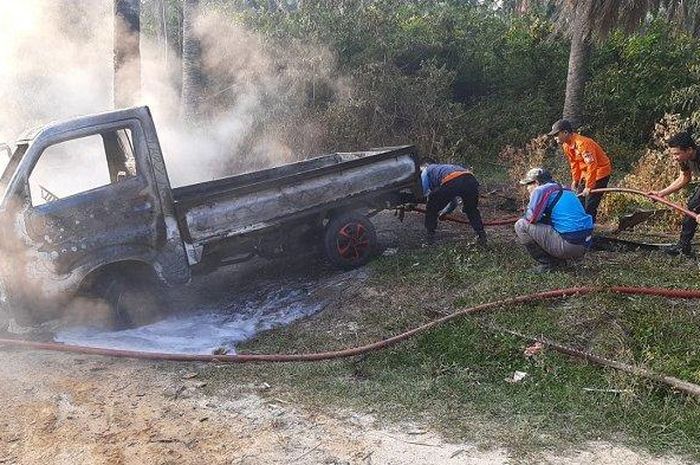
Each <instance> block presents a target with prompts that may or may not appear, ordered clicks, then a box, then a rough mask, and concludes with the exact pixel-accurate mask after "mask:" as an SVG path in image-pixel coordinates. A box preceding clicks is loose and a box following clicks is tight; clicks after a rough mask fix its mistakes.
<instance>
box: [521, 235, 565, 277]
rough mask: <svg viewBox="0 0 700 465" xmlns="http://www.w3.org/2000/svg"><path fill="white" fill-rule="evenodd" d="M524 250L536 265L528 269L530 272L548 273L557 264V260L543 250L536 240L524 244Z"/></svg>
mask: <svg viewBox="0 0 700 465" xmlns="http://www.w3.org/2000/svg"><path fill="white" fill-rule="evenodd" d="M525 250H527V253H529V254H530V256H531V257H532V258H533V259H534V260H535V261H536V262H537V265H536V266H535V267H534V268H532V269H531V270H530V271H531V272H532V273H535V274H542V273H549V272H550V271H552V270H553V269H554V267H555V265H556V264H557V260H556V259H555V258H554V257H552V256H551V255H549V254H548V253H547V252H545V250H544V249H543V248H542V247H540V246H539V245H538V244H537V243H536V242H530V243H528V244H525Z"/></svg>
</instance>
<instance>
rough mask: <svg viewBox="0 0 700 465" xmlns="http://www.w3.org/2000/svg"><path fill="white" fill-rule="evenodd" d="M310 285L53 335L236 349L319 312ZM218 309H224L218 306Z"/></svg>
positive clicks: (131, 345) (147, 345) (123, 344)
mask: <svg viewBox="0 0 700 465" xmlns="http://www.w3.org/2000/svg"><path fill="white" fill-rule="evenodd" d="M312 294H313V291H310V290H309V288H308V287H306V286H298V285H297V286H295V288H294V289H289V288H282V289H281V290H278V291H275V292H269V293H266V295H264V296H260V295H259V294H258V295H256V296H233V297H231V299H232V300H231V301H229V302H226V304H225V305H224V306H225V308H223V309H221V306H220V305H214V306H213V307H214V308H211V307H212V306H209V307H210V308H202V309H200V310H199V311H195V312H191V313H189V314H187V315H178V316H171V317H168V318H166V319H165V320H162V321H159V322H157V323H154V324H150V325H147V326H142V327H139V328H134V329H127V330H123V331H105V330H100V329H97V328H91V327H73V328H64V329H61V330H59V331H58V332H57V333H56V334H55V336H54V340H55V341H56V342H62V343H65V344H74V345H81V346H89V347H99V348H108V349H125V350H139V351H146V352H166V353H180V354H210V353H212V351H213V350H215V349H218V348H221V347H223V348H226V349H227V351H228V353H235V346H236V344H239V343H241V342H243V341H246V340H248V339H250V338H252V337H254V336H255V335H256V334H258V333H259V332H261V331H266V330H269V329H273V328H276V327H279V326H284V325H288V324H290V323H292V322H293V321H295V320H298V319H300V318H304V317H307V316H310V315H313V314H315V313H317V312H318V311H319V310H321V309H322V308H323V307H324V303H323V302H319V301H318V300H317V299H314V298H313V296H312ZM216 308H219V310H216Z"/></svg>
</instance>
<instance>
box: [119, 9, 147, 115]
mask: <svg viewBox="0 0 700 465" xmlns="http://www.w3.org/2000/svg"><path fill="white" fill-rule="evenodd" d="M140 16H141V7H140V2H139V0H114V106H115V107H116V108H123V107H127V106H131V105H134V104H136V102H137V101H138V100H139V94H140V92H141V53H140V44H141V41H140V33H141V17H140Z"/></svg>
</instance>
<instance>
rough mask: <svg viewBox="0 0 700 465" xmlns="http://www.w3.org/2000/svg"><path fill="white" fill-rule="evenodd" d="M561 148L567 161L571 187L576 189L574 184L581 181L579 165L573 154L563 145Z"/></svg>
mask: <svg viewBox="0 0 700 465" xmlns="http://www.w3.org/2000/svg"><path fill="white" fill-rule="evenodd" d="M562 150H563V151H564V156H566V160H567V161H568V162H569V170H571V189H576V185H577V184H578V183H579V181H581V167H579V165H578V162H577V161H576V156H575V155H574V154H572V153H570V152H569V150H568V149H566V148H564V146H562Z"/></svg>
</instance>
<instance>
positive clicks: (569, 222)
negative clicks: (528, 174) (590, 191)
mask: <svg viewBox="0 0 700 465" xmlns="http://www.w3.org/2000/svg"><path fill="white" fill-rule="evenodd" d="M559 190H562V194H561V197H560V198H559V200H558V201H557V200H556V199H557V196H558V193H559ZM555 201H556V205H554V206H553V207H552V205H553V204H554V202H555ZM547 210H551V212H550V213H549V222H550V223H551V225H552V227H553V228H554V229H555V230H556V231H557V232H558V233H559V234H561V236H562V237H564V239H566V240H568V241H579V240H583V239H586V238H587V237H588V236H590V234H591V232H592V231H593V218H592V217H591V215H589V214H587V213H586V211H585V210H584V209H583V205H581V202H580V201H579V199H578V198H577V197H576V194H574V193H573V192H572V191H571V190H570V189H566V188H563V187H561V186H560V185H559V184H557V183H554V182H550V183H547V184H543V185H541V186H538V187H537V188H536V189H535V190H533V191H532V193H531V194H530V202H529V203H528V205H527V210H526V211H525V219H526V220H527V221H529V222H530V223H532V224H534V223H540V222H542V221H543V220H544V218H543V216H544V214H545V212H547Z"/></svg>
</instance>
